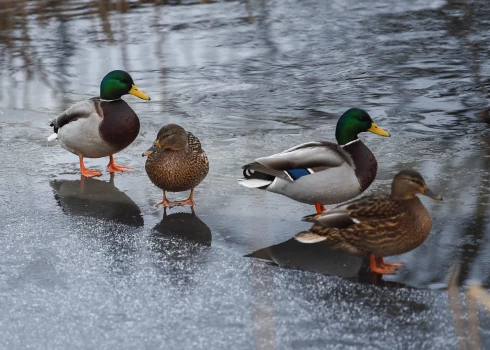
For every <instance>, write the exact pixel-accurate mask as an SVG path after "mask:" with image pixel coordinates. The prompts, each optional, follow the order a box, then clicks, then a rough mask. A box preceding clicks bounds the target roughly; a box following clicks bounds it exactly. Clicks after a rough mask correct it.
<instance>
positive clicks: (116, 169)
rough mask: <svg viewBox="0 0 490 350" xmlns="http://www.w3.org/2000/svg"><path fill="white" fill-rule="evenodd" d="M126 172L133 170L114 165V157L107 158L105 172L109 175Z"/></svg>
mask: <svg viewBox="0 0 490 350" xmlns="http://www.w3.org/2000/svg"><path fill="white" fill-rule="evenodd" d="M126 170H133V168H130V167H128V166H123V165H117V164H116V163H114V155H112V154H111V155H110V156H109V164H107V171H108V172H110V173H122V172H123V171H126Z"/></svg>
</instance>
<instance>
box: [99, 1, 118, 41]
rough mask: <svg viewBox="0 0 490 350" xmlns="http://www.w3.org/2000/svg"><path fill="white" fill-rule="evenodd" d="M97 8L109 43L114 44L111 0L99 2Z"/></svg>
mask: <svg viewBox="0 0 490 350" xmlns="http://www.w3.org/2000/svg"><path fill="white" fill-rule="evenodd" d="M97 6H98V8H99V13H98V14H99V16H100V19H101V21H102V29H103V30H104V33H105V34H106V37H107V41H108V42H109V43H111V44H112V43H113V42H114V35H113V34H112V28H111V21H110V20H109V11H110V9H111V1H110V0H98V1H97Z"/></svg>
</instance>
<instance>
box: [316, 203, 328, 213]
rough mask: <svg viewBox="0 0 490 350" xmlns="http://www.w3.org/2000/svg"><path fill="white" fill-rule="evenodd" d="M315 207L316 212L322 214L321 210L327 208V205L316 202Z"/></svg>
mask: <svg viewBox="0 0 490 350" xmlns="http://www.w3.org/2000/svg"><path fill="white" fill-rule="evenodd" d="M315 209H316V213H317V214H320V213H321V212H324V211H325V210H327V209H325V206H324V205H323V204H322V203H318V202H317V203H315Z"/></svg>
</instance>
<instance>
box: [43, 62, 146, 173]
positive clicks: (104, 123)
mask: <svg viewBox="0 0 490 350" xmlns="http://www.w3.org/2000/svg"><path fill="white" fill-rule="evenodd" d="M126 94H131V95H134V96H136V97H139V98H141V99H143V100H148V101H149V100H150V98H149V97H148V95H146V94H145V93H143V92H142V91H141V90H139V89H138V88H137V87H136V85H135V84H134V82H133V78H131V76H130V75H129V74H128V73H127V72H125V71H122V70H115V71H112V72H110V73H108V74H107V75H106V76H105V77H104V79H102V82H101V83H100V97H94V98H91V99H88V100H84V101H80V102H78V103H76V104H74V105H72V106H71V107H70V108H68V109H67V110H66V111H65V112H63V113H62V114H61V115H60V116H59V117H58V118H56V119H54V120H52V121H51V126H52V127H53V129H54V134H52V135H51V136H50V137H48V140H49V141H51V140H54V139H56V138H57V139H58V141H59V142H60V144H61V146H62V147H63V148H64V149H66V150H68V151H69V152H71V153H73V154H76V155H77V156H78V157H79V160H80V171H81V172H82V175H83V176H86V177H92V176H100V175H101V173H100V172H99V171H94V170H88V169H86V168H85V165H84V163H83V158H101V157H107V156H109V157H110V160H109V164H108V166H107V171H109V172H121V171H124V170H130V169H131V168H129V167H125V166H120V165H116V164H115V163H114V157H113V154H114V153H117V152H119V151H121V150H123V149H124V148H126V147H127V146H129V145H130V144H131V143H132V142H133V141H134V140H135V139H136V136H138V133H139V129H140V122H139V119H138V116H137V115H136V113H135V112H134V111H133V110H132V109H131V107H129V105H128V104H127V103H126V102H125V101H124V100H122V99H121V96H123V95H126Z"/></svg>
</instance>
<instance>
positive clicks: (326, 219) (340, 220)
mask: <svg viewBox="0 0 490 350" xmlns="http://www.w3.org/2000/svg"><path fill="white" fill-rule="evenodd" d="M399 215H403V210H402V207H401V206H400V203H399V202H398V201H395V200H393V199H392V198H391V197H390V196H389V195H384V194H381V195H370V196H365V197H362V198H360V199H356V200H353V201H350V202H347V203H345V204H343V205H340V206H338V207H336V208H333V209H330V210H328V211H326V212H323V213H319V214H314V215H309V216H305V217H304V218H303V221H308V222H313V223H316V224H318V225H321V226H324V227H329V228H335V229H343V228H347V227H349V226H351V225H354V224H359V223H362V222H366V221H371V220H378V221H379V220H385V219H394V218H397V217H398V216H399Z"/></svg>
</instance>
